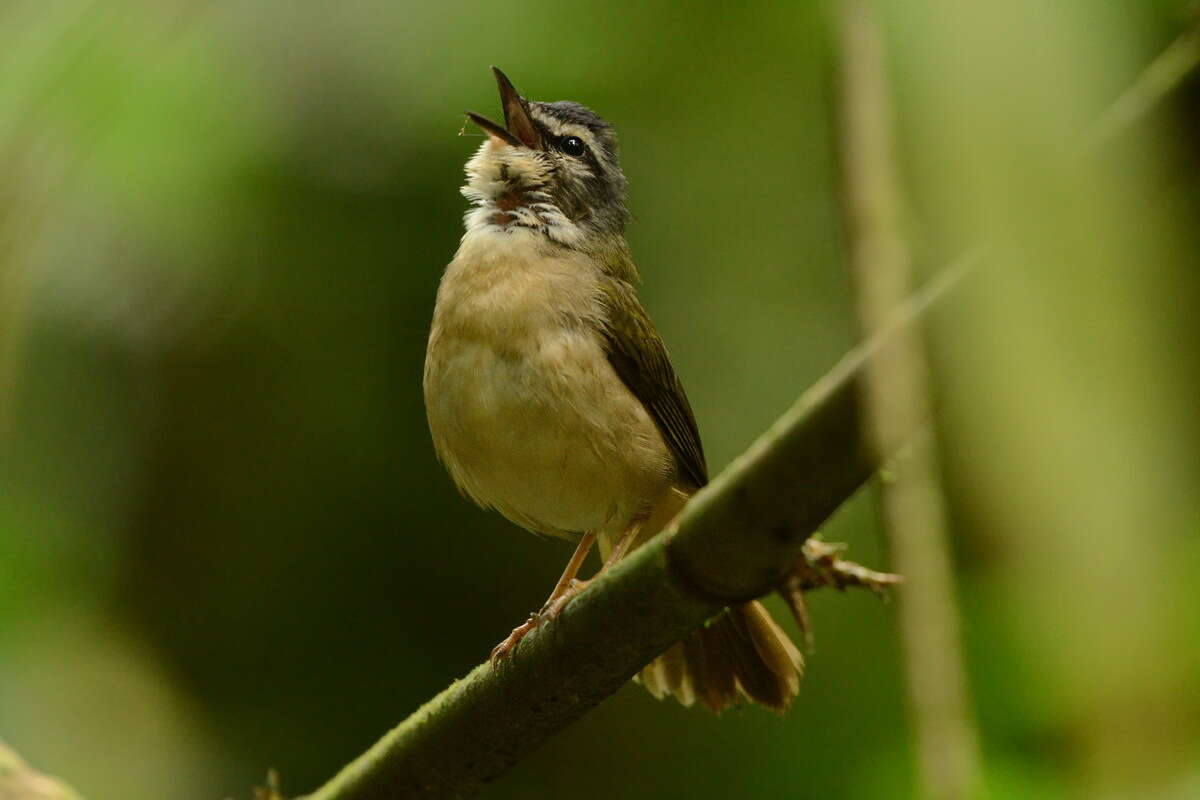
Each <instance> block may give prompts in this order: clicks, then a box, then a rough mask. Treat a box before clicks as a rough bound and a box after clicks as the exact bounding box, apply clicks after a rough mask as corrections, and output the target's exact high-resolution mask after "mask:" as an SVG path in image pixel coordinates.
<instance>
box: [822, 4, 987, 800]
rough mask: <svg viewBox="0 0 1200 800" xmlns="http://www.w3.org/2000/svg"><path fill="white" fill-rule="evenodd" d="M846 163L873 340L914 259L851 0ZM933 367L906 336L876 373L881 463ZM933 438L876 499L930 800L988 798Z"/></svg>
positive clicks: (866, 43) (872, 412) (864, 11)
mask: <svg viewBox="0 0 1200 800" xmlns="http://www.w3.org/2000/svg"><path fill="white" fill-rule="evenodd" d="M840 11H841V14H840V20H839V22H840V26H839V33H840V37H839V38H840V45H841V47H840V52H841V95H840V99H841V107H840V111H841V116H840V119H839V123H840V125H839V130H840V135H841V145H842V146H841V155H842V159H843V163H842V175H843V193H844V198H845V212H846V227H847V232H848V235H849V239H850V242H849V244H850V266H851V271H852V273H853V277H854V282H855V287H856V290H857V301H858V302H857V305H858V317H859V324H860V328H861V330H862V333H863V335H864V336H867V337H869V336H871V335H873V334H874V333H875V332H876V331H878V330H879V329H880V328H881V327H882V326H884V325H886V323H887V320H888V319H889V318H890V316H891V314H892V313H894V310H895V308H896V307H897V306H898V305H899V304H900V303H901V302H903V299H904V295H905V293H906V292H907V291H908V288H907V287H908V284H909V282H910V280H911V276H910V271H911V270H910V255H909V249H908V245H907V242H906V241H905V237H904V234H903V230H902V224H901V210H900V208H901V200H900V188H899V181H898V179H897V176H896V167H895V159H894V156H893V142H892V124H891V123H892V120H891V104H890V99H889V94H888V85H887V73H886V66H885V63H884V62H885V57H884V52H883V42H882V37H881V35H880V32H879V29H878V25H877V22H876V19H875V13H874V8H873V6H872V3H871V2H870V0H842V2H841V8H840ZM926 373H927V366H926V363H925V357H924V353H923V352H922V350H921V346H920V341H919V338H918V336H917V333H916V331H913V330H907V329H906V330H904V331H900V332H898V333H897V336H896V339H895V342H894V348H893V357H892V358H890V359H887V360H878V361H873V362H871V364H870V365H869V366H868V369H867V375H866V381H865V382H864V383H863V389H864V395H863V400H864V411H865V422H866V426H867V429H868V438H869V440H870V444H871V447H872V448H873V450H874V452H875V454H876V456H877V458H878V459H879V460H880V461H882V460H883V459H885V458H886V456H887V454H889V453H894V452H896V451H897V449H898V448H899V447H900V446H901V445H903V444H904V442H905V441H906V440H908V439H909V437H910V436H911V435H912V432H913V431H914V430H916V429H917V428H918V427H920V422H921V420H923V419H925V417H926V416H927V414H928V409H929V397H928V390H927V387H926V385H925V384H926ZM930 439H931V437H930V436H929V432H928V429H927V428H926V429H924V430H923V431H922V435H920V436H919V437H917V440H916V442H914V443H912V444H911V445H910V446H908V447H907V448H906V453H905V456H904V458H902V459H899V460H898V463H897V464H896V465H895V466H894V468H893V470H892V472H893V473H894V477H893V478H892V479H891V480H887V481H883V482H881V484H880V487H879V496H880V506H881V511H882V518H883V525H884V528H885V529H886V531H887V534H888V537H889V539H890V541H891V549H892V554H893V558H894V562H895V568H896V570H897V571H898V572H899V573H900V574H902V575H904V576H905V579H906V583H905V588H904V590H903V591H902V592H900V593H899V598H900V603H899V622H900V630H901V636H902V638H903V640H904V651H905V657H906V667H907V670H906V672H907V677H908V693H909V699H910V711H911V714H912V718H913V724H914V727H915V728H916V738H917V755H918V761H919V764H920V779H921V788H922V795H923V796H925V797H928V798H933V800H965V799H966V798H970V797H976V796H978V795H979V794H981V793H982V791H983V768H982V760H981V756H980V750H979V735H978V732H977V730H976V725H975V721H974V715H973V713H972V710H971V703H970V700H969V691H968V689H967V676H966V670H965V668H964V665H963V656H962V646H961V644H960V642H959V627H960V624H961V622H960V619H959V613H958V605H957V602H956V600H955V596H954V579H953V564H952V561H951V558H950V554H949V547H948V544H947V532H946V514H945V507H944V500H943V497H942V492H941V487H940V485H939V469H938V464H937V460H936V456H935V451H934V448H933V447H932V446H931V445H930Z"/></svg>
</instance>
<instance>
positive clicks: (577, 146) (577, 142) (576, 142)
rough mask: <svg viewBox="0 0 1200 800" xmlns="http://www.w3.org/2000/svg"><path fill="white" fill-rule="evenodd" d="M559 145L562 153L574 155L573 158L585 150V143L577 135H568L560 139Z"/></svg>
mask: <svg viewBox="0 0 1200 800" xmlns="http://www.w3.org/2000/svg"><path fill="white" fill-rule="evenodd" d="M560 146H561V147H562V151H563V152H564V153H566V154H567V155H569V156H574V157H575V158H579V157H580V156H581V155H583V154H584V153H585V152H586V151H587V145H585V144H584V143H583V139H580V138H579V137H578V136H568V137H567V138H565V139H563V140H562V143H561V145H560Z"/></svg>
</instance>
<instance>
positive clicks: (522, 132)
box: [467, 67, 542, 150]
mask: <svg viewBox="0 0 1200 800" xmlns="http://www.w3.org/2000/svg"><path fill="white" fill-rule="evenodd" d="M492 74H493V75H495V76H496V85H497V86H498V87H499V88H500V104H501V105H502V106H503V107H504V123H505V127H503V128H502V127H500V126H499V125H497V124H496V123H495V122H492V121H491V120H490V119H488V118H487V117H485V116H482V115H480V114H476V113H475V112H474V111H468V112H467V116H468V117H470V118H471V121H472V122H474V123H475V124H476V125H478V126H479V127H480V128H482V129H483V132H484V133H486V134H487V135H488V136H490V137H492V139H493V140H498V141H501V142H504V143H505V144H509V145H512V146H513V147H528V148H529V149H531V150H538V149H541V146H542V137H541V134H539V133H538V130H537V128H536V127H534V125H533V120H532V119H530V117H529V105H528V104H527V103H526V102H525V98H523V97H521V95H520V94H518V93H517V90H516V89H515V88H513V85H512V81H510V80H509V79H508V76H507V75H505V74H504V73H503V72H501V71H500V69H499V67H492Z"/></svg>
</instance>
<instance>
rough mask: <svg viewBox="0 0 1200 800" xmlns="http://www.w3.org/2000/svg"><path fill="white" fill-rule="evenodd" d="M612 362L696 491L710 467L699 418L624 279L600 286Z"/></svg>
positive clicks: (663, 348)
mask: <svg viewBox="0 0 1200 800" xmlns="http://www.w3.org/2000/svg"><path fill="white" fill-rule="evenodd" d="M601 290H602V292H603V299H604V304H605V306H606V310H607V324H606V326H605V328H604V335H605V344H606V346H607V347H606V349H607V352H608V360H609V363H611V364H612V366H613V369H615V370H616V372H617V375H619V376H620V377H621V380H622V381H624V382H625V385H626V386H628V387H629V390H630V391H631V392H633V394H634V396H635V397H637V399H638V400H640V401H641V403H642V405H643V406H644V407H645V409H646V411H648V412H649V413H650V416H651V417H652V418H653V419H654V422H655V424H656V425H657V426H658V429H659V432H660V433H662V436H663V439H665V440H666V442H667V446H668V447H670V448H671V453H672V454H673V455H674V456H675V461H676V463H677V464H678V466H679V472H680V475H681V477H684V478H686V479H688V480H689V481H690V482H691V483H693V484H694V485H695V486H696V487H697V488H698V487H701V486H704V485H705V484H706V483H708V466H707V465H706V464H705V461H704V449H703V447H702V446H701V444H700V431H699V429H698V428H697V427H696V417H695V415H694V414H693V413H692V407H691V405H690V404H689V403H688V399H687V394H686V393H685V392H684V391H683V384H681V383H680V382H679V377H678V376H677V375H676V374H675V368H674V367H673V366H672V365H671V358H670V356H669V355H668V354H667V348H666V345H665V344H664V343H663V340H662V337H661V336H660V335H659V333H658V330H657V329H655V327H654V323H653V322H651V321H650V317H649V315H647V314H646V310H645V309H644V308H643V307H642V303H641V301H640V300H639V299H638V296H637V293H636V291H635V290H634V288H633V286H632V285H631V284H629V283H627V282H626V281H623V280H620V279H619V278H609V277H606V278H604V279H603V280H602V281H601Z"/></svg>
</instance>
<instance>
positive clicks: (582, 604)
mask: <svg viewBox="0 0 1200 800" xmlns="http://www.w3.org/2000/svg"><path fill="white" fill-rule="evenodd" d="M959 274H961V271H954V272H952V273H948V274H947V275H946V276H943V278H942V279H941V280H939V281H938V282H937V283H936V284H935V285H931V286H930V287H928V288H927V289H926V290H925V291H923V292H921V293H920V294H918V295H917V296H916V297H914V298H913V299H912V300H910V301H909V302H908V303H907V304H906V305H905V306H904V307H903V308H902V309H901V311H900V312H899V313H898V314H897V315H896V317H895V318H894V319H893V320H892V324H891V325H890V330H888V331H885V332H883V333H882V334H881V335H880V336H879V337H877V338H876V339H875V340H873V341H872V342H871V343H869V344H867V345H864V346H862V347H859V348H857V349H855V350H854V351H852V352H851V353H850V354H849V355H848V356H846V357H845V358H844V359H843V360H842V361H841V363H839V364H838V365H837V366H836V367H835V368H834V369H833V371H832V372H830V373H829V374H828V375H827V376H826V377H825V378H824V379H822V380H821V381H819V382H818V383H817V384H816V385H815V386H814V387H813V388H812V389H811V390H810V391H808V392H807V393H805V394H804V395H803V396H802V397H801V398H800V399H799V400H798V401H797V402H796V404H795V405H794V406H793V407H792V408H791V409H789V410H788V411H787V412H786V413H785V414H784V415H783V416H782V417H781V418H780V419H779V420H778V421H777V422H776V423H775V424H774V425H773V426H772V427H771V429H770V430H768V431H767V432H766V433H765V434H763V436H762V437H761V438H760V439H759V440H758V441H757V442H755V443H754V445H753V446H752V447H751V448H750V449H749V450H747V451H746V453H744V454H743V455H742V456H741V457H740V458H738V459H737V460H736V461H735V462H734V463H733V464H732V465H731V466H730V467H729V468H728V469H726V470H725V471H724V472H722V473H721V474H720V475H719V476H718V477H717V478H716V479H715V480H714V481H713V482H712V483H711V484H710V485H709V486H708V487H706V488H705V489H704V490H703V491H701V492H700V493H699V494H697V495H696V497H695V498H694V499H693V500H692V501H691V502H690V503H689V504H688V506H687V507H686V508H685V509H684V511H683V513H682V514H681V515H680V518H679V520H678V522H677V525H676V529H675V530H674V531H673V533H671V534H669V535H664V536H659V537H657V538H656V539H655V540H653V541H651V542H650V543H648V544H647V545H645V546H643V547H642V548H640V549H639V550H637V551H636V552H634V553H633V554H632V555H631V556H629V557H628V558H626V559H625V560H624V561H622V562H620V563H619V564H618V565H617V566H615V567H614V568H613V569H612V570H611V571H609V572H608V573H607V574H606V575H604V576H603V577H601V578H600V579H599V580H597V582H596V583H595V584H594V585H593V586H591V587H590V588H589V589H588V590H587V591H585V592H584V593H583V594H581V595H580V596H579V597H578V598H577V599H576V600H575V601H574V602H573V603H572V604H571V605H570V606H569V607H568V608H567V610H566V611H565V612H563V614H562V615H561V616H560V617H559V618H558V619H556V620H555V621H554V622H553V623H551V624H550V625H548V626H546V627H545V628H540V629H538V630H536V631H535V632H534V633H532V634H530V635H529V636H528V637H527V638H526V639H525V640H523V641H522V642H521V646H520V648H519V649H518V650H517V651H516V652H515V653H514V654H513V656H512V657H510V658H509V659H508V660H507V661H505V662H502V664H501V666H500V667H499V668H498V669H495V670H493V669H492V667H491V666H489V665H488V664H486V663H485V664H482V665H480V666H478V667H476V668H475V669H474V670H473V671H472V672H471V674H469V675H468V676H467V677H465V678H463V679H462V680H459V681H456V682H455V683H453V684H452V685H451V686H450V687H449V688H448V689H446V690H445V691H443V692H442V693H441V694H439V695H438V696H437V697H435V698H433V699H432V700H430V701H429V702H428V703H426V704H425V705H424V706H422V707H421V708H420V709H418V710H417V711H416V712H415V713H414V714H413V715H412V716H410V717H409V718H408V719H407V720H405V721H404V722H402V723H401V724H400V725H399V726H398V727H396V728H394V729H393V730H392V731H390V732H389V733H388V734H387V735H385V736H384V737H383V739H381V740H380V741H379V742H378V743H377V744H376V745H375V746H374V747H372V748H371V749H370V750H368V751H367V752H366V753H365V754H364V755H362V756H360V757H359V758H358V759H356V760H355V761H354V762H353V763H351V764H350V765H349V766H347V767H346V768H345V769H343V770H342V771H341V772H340V773H339V774H338V775H337V776H336V777H335V778H334V779H333V780H331V781H330V782H329V783H328V784H326V785H325V786H323V787H322V788H320V789H318V790H317V791H316V792H314V793H313V794H312V795H309V796H308V800H385V798H386V799H388V800H392V799H394V798H399V797H405V798H408V797H421V798H440V797H459V796H463V795H466V794H470V793H471V792H472V791H474V790H477V789H479V788H480V787H482V786H483V785H484V784H486V783H487V782H488V781H490V780H493V779H495V778H497V777H499V776H500V775H501V774H503V773H504V772H505V771H507V770H508V768H509V767H511V766H512V765H513V764H515V763H516V762H517V761H518V760H520V759H521V758H522V757H523V756H525V755H526V754H528V753H529V752H531V751H532V750H534V749H535V748H536V747H538V746H539V745H540V744H542V742H544V741H545V740H546V739H547V738H549V737H550V736H551V735H552V734H554V733H555V732H557V731H558V730H560V729H562V728H563V727H564V726H566V725H567V724H568V723H570V722H572V721H573V720H575V719H577V718H578V717H580V716H581V715H582V714H583V713H584V712H586V711H587V710H588V709H590V708H592V707H593V706H595V705H596V704H598V703H599V702H600V701H601V700H603V699H604V698H606V697H608V696H609V695H611V694H612V693H614V692H615V691H617V689H619V688H621V686H623V685H624V684H625V683H626V682H627V681H628V680H629V679H630V678H631V677H633V675H634V673H636V672H637V671H638V670H639V669H640V668H641V667H642V666H644V665H645V664H646V663H647V662H648V661H650V660H651V659H652V658H654V657H655V656H656V655H658V654H659V653H661V652H662V651H663V650H665V649H666V648H667V647H668V646H670V645H671V644H672V643H674V642H676V641H678V640H679V639H681V638H682V637H683V636H684V635H685V634H687V633H688V632H689V631H691V630H693V629H695V628H696V627H698V626H700V625H702V624H703V623H704V621H705V620H707V619H708V618H709V617H711V616H713V615H714V614H715V613H717V612H718V611H720V610H721V609H722V608H723V607H725V606H726V605H728V604H730V603H733V602H737V601H743V600H747V599H750V598H753V597H758V596H761V595H763V594H766V593H768V592H771V591H772V590H774V589H776V588H777V587H778V586H779V585H780V583H781V582H782V581H783V579H784V578H785V577H786V575H787V574H788V573H789V572H790V571H791V570H792V569H793V567H794V566H795V563H796V561H797V559H799V558H800V557H801V548H802V547H803V545H804V543H805V541H806V540H807V539H808V537H809V535H811V534H812V533H813V532H814V531H815V530H816V529H817V528H818V527H819V526H820V525H821V524H822V523H824V522H825V520H826V519H828V518H829V516H830V515H831V514H832V513H833V512H834V511H835V510H836V509H837V508H838V507H839V506H840V505H841V504H842V503H844V502H845V501H846V500H847V499H848V498H849V497H850V496H851V495H853V494H854V493H855V491H856V490H857V489H858V488H859V487H860V486H862V484H863V483H864V482H865V481H866V480H867V479H868V478H869V477H870V476H871V474H872V473H873V472H874V471H875V470H876V468H877V467H878V466H879V465H878V464H877V463H875V462H874V461H873V460H872V458H871V457H870V456H868V455H867V448H865V447H863V446H862V441H861V439H860V434H859V422H858V417H859V409H858V397H859V387H858V385H857V384H858V382H859V381H860V380H861V379H862V376H863V374H864V368H865V366H866V365H867V364H868V363H869V362H870V361H871V360H872V359H879V358H884V359H886V358H887V357H888V353H887V349H888V347H889V343H890V342H891V341H893V340H895V339H896V336H895V335H894V334H895V330H896V328H898V327H908V326H911V325H913V324H914V323H916V322H917V320H918V319H919V318H920V317H921V316H922V315H923V314H924V313H925V312H926V310H927V309H928V308H929V306H930V305H931V304H932V303H933V302H934V301H935V300H936V299H937V298H938V297H940V296H941V295H943V294H944V293H945V291H946V289H947V288H948V287H949V286H950V285H951V284H952V283H954V282H955V278H956V277H957V276H958V275H959Z"/></svg>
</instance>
